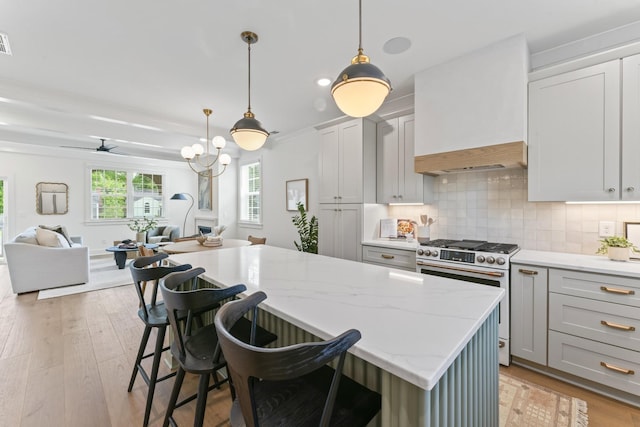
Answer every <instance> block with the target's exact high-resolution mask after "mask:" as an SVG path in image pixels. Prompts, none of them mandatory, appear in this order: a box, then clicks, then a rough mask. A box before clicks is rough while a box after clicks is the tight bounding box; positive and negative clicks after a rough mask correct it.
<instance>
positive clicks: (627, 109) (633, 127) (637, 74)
mask: <svg viewBox="0 0 640 427" xmlns="http://www.w3.org/2000/svg"><path fill="white" fill-rule="evenodd" d="M622 91H623V92H622V182H621V192H622V199H623V200H640V167H638V165H639V164H640V55H634V56H630V57H627V58H624V59H623V60H622Z"/></svg>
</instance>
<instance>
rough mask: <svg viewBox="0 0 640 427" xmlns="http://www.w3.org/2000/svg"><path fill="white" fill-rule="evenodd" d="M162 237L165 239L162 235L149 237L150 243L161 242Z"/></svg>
mask: <svg viewBox="0 0 640 427" xmlns="http://www.w3.org/2000/svg"><path fill="white" fill-rule="evenodd" d="M162 239H164V237H162V236H151V237H147V240H148V241H149V242H148V243H160V242H162Z"/></svg>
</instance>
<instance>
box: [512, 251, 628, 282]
mask: <svg viewBox="0 0 640 427" xmlns="http://www.w3.org/2000/svg"><path fill="white" fill-rule="evenodd" d="M511 263H512V264H514V263H515V264H529V265H536V266H541V267H552V268H564V269H569V270H579V271H587V272H592V273H602V274H615V275H619V276H630V277H635V278H637V277H638V276H640V260H634V259H632V260H630V261H626V262H624V261H611V260H610V259H609V258H607V257H606V256H604V255H582V254H568V253H563V252H544V251H533V250H528V249H522V250H520V251H518V253H516V254H515V255H514V256H512V257H511Z"/></svg>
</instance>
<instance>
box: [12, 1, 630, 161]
mask: <svg viewBox="0 0 640 427" xmlns="http://www.w3.org/2000/svg"><path fill="white" fill-rule="evenodd" d="M638 20H640V1H638V0H528V1H526V0H483V1H473V0H447V1H443V0H441V1H434V0H394V1H390V0H388V1H384V0H365V1H364V2H363V47H364V52H365V54H367V55H369V56H370V57H371V62H372V63H373V64H375V65H377V66H378V67H380V68H381V69H382V70H383V71H384V72H385V74H386V75H387V76H388V77H389V78H390V79H391V82H392V86H393V89H394V90H393V92H392V95H391V97H394V98H396V97H400V96H402V95H406V94H409V93H412V92H413V75H414V74H415V73H416V72H418V71H421V70H423V69H426V68H428V67H430V66H432V65H435V64H438V63H441V62H444V61H446V60H448V59H451V58H454V57H456V56H459V55H461V54H464V53H466V52H469V51H472V50H475V49H477V48H480V47H483V46H486V45H488V44H491V43H493V42H495V41H498V40H501V39H504V38H506V37H509V36H512V35H514V34H517V33H524V34H525V37H526V39H527V41H528V43H529V48H530V50H531V52H540V51H542V50H545V49H548V48H551V47H555V46H558V45H560V44H563V43H566V42H569V41H573V40H577V39H580V38H583V37H586V36H589V35H592V34H595V33H599V32H602V31H606V30H608V29H611V28H615V27H619V26H622V25H626V24H629V23H631V22H634V21H638ZM357 24H358V2H357V1H356V0H324V1H300V0H272V1H260V0H245V1H241V2H240V1H229V0H227V1H223V0H208V1H204V0H187V1H177V0H173V1H171V0H135V1H131V0H110V1H103V0H59V1H50V0H32V1H29V2H24V1H20V0H2V1H0V32H1V33H5V34H7V35H8V36H9V42H10V45H11V49H12V51H13V55H12V56H7V55H0V140H5V141H12V142H24V143H34V144H49V145H54V146H59V145H74V146H85V147H94V146H97V145H98V144H99V141H98V140H97V139H95V138H98V137H102V138H107V139H108V140H109V143H111V144H114V145H118V151H121V152H124V153H130V154H143V153H144V151H145V150H151V152H152V153H153V154H152V155H151V156H152V157H159V158H175V159H177V158H179V150H180V147H181V146H183V145H185V144H187V143H188V144H191V143H193V142H196V140H197V138H198V137H203V136H204V133H205V126H204V123H205V121H204V120H205V118H204V115H203V114H202V109H203V108H205V107H209V108H212V109H213V111H214V112H213V116H212V129H213V126H215V129H213V130H212V132H211V135H212V136H213V135H214V134H223V135H224V136H225V137H226V138H227V139H228V140H231V138H230V137H229V135H228V129H229V128H231V126H232V125H233V124H234V123H235V122H236V121H237V120H238V119H240V118H241V117H242V114H243V113H244V112H245V111H246V107H247V45H246V44H245V43H244V42H243V41H242V40H241V38H240V33H241V32H242V31H244V30H252V31H254V32H256V33H257V34H258V36H259V39H260V40H259V42H258V43H257V44H256V45H254V46H253V47H252V53H251V62H252V84H251V85H252V91H251V101H252V102H251V104H252V110H253V112H254V113H255V114H256V118H257V119H258V120H260V121H261V122H262V124H263V125H264V127H265V128H266V129H267V130H270V131H273V130H277V131H279V132H280V134H279V135H285V134H287V133H291V132H294V131H296V130H299V129H303V128H306V127H309V126H313V125H315V124H319V123H322V122H325V121H328V120H331V119H334V118H337V117H339V116H341V113H340V112H339V110H338V109H337V108H336V107H335V104H334V103H333V100H332V99H331V96H330V94H329V88H326V87H325V88H321V87H319V86H317V85H316V84H315V80H316V79H317V78H319V77H328V78H330V79H332V80H333V79H335V77H336V76H337V75H338V73H339V72H340V71H341V70H342V69H343V68H345V67H346V66H347V65H348V64H349V61H350V59H351V57H353V56H354V55H355V54H356V51H357V47H358V27H357ZM394 37H407V38H409V39H410V40H411V41H412V45H411V47H410V49H409V50H408V51H406V52H404V53H401V54H395V55H393V54H388V53H385V52H384V51H383V45H384V43H385V42H386V41H387V40H389V39H391V38H394ZM92 117H93V118H92ZM96 117H98V119H96ZM99 118H107V119H110V120H115V121H116V122H108V121H104V120H103V119H99ZM277 137H278V136H277V135H274V136H273V137H270V139H277ZM127 141H129V142H127ZM131 142H138V143H143V144H151V145H155V147H145V146H141V145H137V144H132V143H131ZM268 143H269V142H267V144H268Z"/></svg>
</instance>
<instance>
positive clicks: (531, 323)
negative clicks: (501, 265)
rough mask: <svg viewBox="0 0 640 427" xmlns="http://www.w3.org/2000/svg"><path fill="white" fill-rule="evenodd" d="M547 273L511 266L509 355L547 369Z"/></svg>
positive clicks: (543, 269) (532, 268) (538, 269)
mask: <svg viewBox="0 0 640 427" xmlns="http://www.w3.org/2000/svg"><path fill="white" fill-rule="evenodd" d="M547 294H548V285H547V269H546V268H539V267H531V266H528V265H517V264H512V265H511V354H512V355H513V356H517V357H520V358H522V359H526V360H529V361H532V362H535V363H538V364H540V365H544V366H546V365H547Z"/></svg>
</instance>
